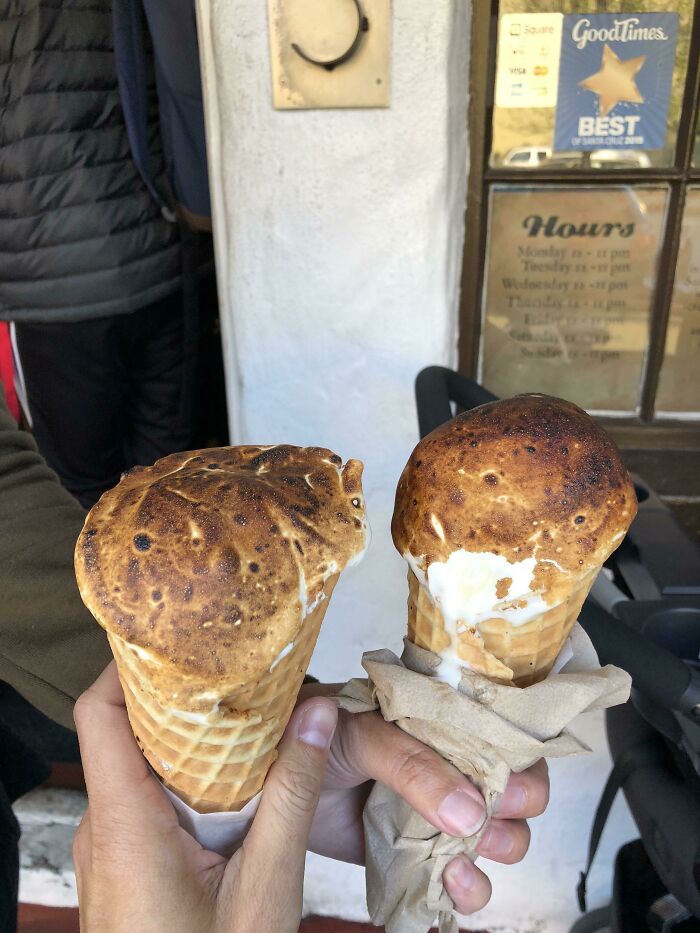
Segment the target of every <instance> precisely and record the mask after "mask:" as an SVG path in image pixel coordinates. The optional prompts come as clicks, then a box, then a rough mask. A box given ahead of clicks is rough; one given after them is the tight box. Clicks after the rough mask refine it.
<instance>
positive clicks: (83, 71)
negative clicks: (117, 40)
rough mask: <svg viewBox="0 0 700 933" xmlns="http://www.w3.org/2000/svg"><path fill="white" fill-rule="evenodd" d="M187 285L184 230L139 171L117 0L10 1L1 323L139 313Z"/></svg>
mask: <svg viewBox="0 0 700 933" xmlns="http://www.w3.org/2000/svg"><path fill="white" fill-rule="evenodd" d="M152 112H153V115H154V117H155V115H156V113H157V107H156V101H155V98H154V99H153V107H152ZM152 125H153V127H154V131H153V139H152V148H151V151H152V154H153V158H154V160H155V163H154V164H155V167H156V172H155V174H156V176H159V175H160V174H161V173H162V157H161V154H160V148H159V146H160V144H159V141H158V133H157V128H156V122H155V119H154V120H153V121H152ZM179 284H180V241H179V233H178V230H177V227H176V226H175V225H174V224H172V223H169V222H168V221H167V220H165V219H164V218H163V217H162V216H161V211H160V207H159V206H158V205H157V204H156V203H155V202H154V200H153V199H152V198H151V196H150V195H149V193H148V190H147V189H146V187H145V185H144V183H143V181H142V179H141V176H140V175H139V173H138V171H137V169H136V167H135V165H134V163H133V161H132V159H131V154H130V150H129V142H128V138H127V132H126V127H125V124H124V116H123V113H122V108H121V104H120V100H119V86H118V80H117V74H116V70H115V63H114V55H113V42H112V15H111V3H110V0H0V319H2V320H10V321H12V320H14V321H56V322H58V321H78V320H84V319H87V318H98V317H104V316H107V315H115V314H121V313H127V312H130V311H134V310H137V309H138V308H141V307H143V306H144V305H147V304H149V303H151V302H153V301H156V300H158V299H159V298H162V297H164V296H166V295H167V294H168V293H169V292H173V291H175V290H176V289H177V288H178V286H179Z"/></svg>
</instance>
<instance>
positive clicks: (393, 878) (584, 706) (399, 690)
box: [337, 625, 631, 933]
mask: <svg viewBox="0 0 700 933" xmlns="http://www.w3.org/2000/svg"><path fill="white" fill-rule="evenodd" d="M570 652H571V658H570V660H569V661H568V662H567V663H566V664H565V665H564V667H563V668H562V669H561V671H560V672H559V673H556V674H553V675H551V676H550V677H548V678H547V679H546V680H544V681H542V682H541V683H539V684H534V685H533V686H531V687H525V688H523V689H518V688H514V687H506V686H500V685H498V684H492V683H491V682H490V681H488V680H486V679H485V678H484V677H481V676H480V675H479V674H475V673H472V672H469V671H465V672H464V673H463V674H462V680H461V683H460V685H459V690H455V689H454V688H453V687H450V686H449V685H447V684H444V683H442V682H441V681H439V680H436V679H435V670H436V668H437V666H438V664H439V662H440V658H439V657H438V656H437V655H435V654H433V653H432V652H429V651H425V650H423V649H422V648H418V647H416V646H415V645H413V644H411V643H410V642H409V641H405V642H404V651H403V654H402V656H401V658H400V659H399V658H397V657H396V655H395V654H393V652H391V651H388V650H386V649H383V650H381V651H370V652H367V653H366V654H365V655H364V656H363V659H362V666H363V667H364V668H365V670H366V671H367V674H368V680H367V681H363V680H351V681H350V682H349V683H348V684H347V685H346V686H345V687H344V688H343V690H342V691H341V693H340V695H339V697H338V698H337V699H338V703H339V705H340V706H341V707H342V708H343V709H346V710H349V711H350V712H352V713H361V712H367V711H368V710H373V709H377V708H379V709H380V710H381V713H382V715H383V717H384V719H385V720H387V721H388V722H395V723H396V724H397V725H398V726H399V727H400V728H401V729H403V730H404V732H408V733H409V735H412V736H415V738H417V739H419V740H420V741H421V742H423V743H424V744H425V745H429V746H430V747H431V748H433V749H435V751H436V752H437V753H438V754H439V755H441V756H442V757H443V758H446V759H447V760H448V761H451V762H452V764H454V765H455V766H456V767H457V768H459V770H460V771H461V772H462V773H463V774H466V776H467V777H468V778H469V779H470V780H471V781H472V782H473V783H474V784H475V785H476V786H477V787H478V788H479V790H480V791H481V792H482V794H483V795H484V799H485V801H486V811H487V819H486V823H485V824H484V826H483V827H482V828H481V830H480V831H479V832H478V833H477V834H476V835H474V836H470V837H468V838H462V839H459V838H457V839H455V838H453V837H452V836H447V835H445V834H443V833H440V832H438V831H437V830H436V829H435V828H434V827H433V826H431V824H430V823H428V822H427V821H426V820H424V819H423V818H422V817H421V816H419V815H418V814H417V813H416V812H415V811H414V810H412V809H411V808H410V807H409V806H408V805H407V804H406V803H405V802H404V801H403V800H402V799H401V798H400V797H399V796H398V795H397V794H395V793H394V792H393V791H391V790H389V789H388V788H387V787H384V786H383V785H381V784H376V785H375V787H374V789H373V790H372V793H371V794H370V796H369V799H368V801H367V804H366V806H365V811H364V825H365V846H366V858H367V907H368V909H369V913H370V916H371V918H372V922H373V923H374V924H375V925H377V926H381V925H382V924H384V925H386V929H387V933H427V931H428V930H430V928H431V926H432V924H433V921H434V920H435V917H436V916H438V917H439V929H440V933H456V931H457V930H458V926H457V921H456V919H455V913H454V908H453V904H452V901H451V899H450V898H449V896H448V895H447V892H446V891H445V889H444V888H443V886H442V872H443V869H444V868H445V866H446V865H447V863H448V862H449V861H450V860H451V859H452V858H454V856H455V855H457V854H458V853H464V854H466V855H467V856H469V858H472V859H475V858H476V854H475V850H476V846H477V844H478V842H479V839H480V838H481V835H482V834H483V832H484V830H485V828H486V825H487V824H488V820H489V818H490V816H491V814H492V813H493V811H494V807H495V805H496V802H497V800H498V797H499V795H500V794H502V793H503V791H504V790H505V786H506V783H507V781H508V776H509V774H510V772H511V771H516V772H519V771H524V770H525V768H528V767H530V765H532V764H534V763H535V762H536V761H538V760H539V759H540V758H564V757H567V756H569V755H577V754H580V753H581V752H585V751H589V749H588V748H587V747H586V746H585V745H584V744H583V743H582V742H580V741H579V740H578V739H577V738H576V737H575V736H573V735H572V734H571V733H569V732H568V731H567V729H566V727H567V725H568V724H569V723H570V722H571V721H572V720H573V719H574V718H575V717H576V716H578V715H579V713H583V712H586V711H588V710H594V709H604V708H606V707H609V706H615V705H617V704H618V703H624V702H625V701H626V700H627V698H628V697H629V692H630V686H631V680H630V677H629V675H628V674H627V673H625V671H622V670H620V669H619V668H617V667H612V666H607V667H603V668H601V667H600V665H599V663H598V659H597V657H596V653H595V650H594V648H593V645H592V644H591V642H590V639H589V638H588V636H587V635H586V633H585V632H584V631H583V629H582V628H581V627H580V626H578V625H577V626H576V627H575V628H574V630H573V632H572V636H571V641H570Z"/></svg>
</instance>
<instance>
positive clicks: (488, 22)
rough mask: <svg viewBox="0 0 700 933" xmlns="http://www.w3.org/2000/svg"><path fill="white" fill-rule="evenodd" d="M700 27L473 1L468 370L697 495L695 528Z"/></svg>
mask: <svg viewBox="0 0 700 933" xmlns="http://www.w3.org/2000/svg"><path fill="white" fill-rule="evenodd" d="M694 16H695V17H696V19H698V21H699V22H700V5H699V9H698V11H697V12H696V11H695V5H694V3H693V0H500V2H498V0H493V2H488V0H475V2H474V19H473V23H472V56H471V87H470V145H471V159H470V164H471V171H470V177H469V192H468V204H467V238H466V247H465V255H464V264H463V288H462V305H461V318H460V368H461V369H462V371H463V372H465V373H467V374H469V375H471V376H473V377H475V378H479V379H480V380H481V381H482V382H483V383H484V385H486V386H487V388H490V389H491V390H492V391H494V392H496V393H497V394H501V395H505V394H514V393H517V392H524V391H535V390H540V391H544V392H548V393H551V394H554V395H561V396H564V397H567V398H570V399H571V400H572V401H574V402H576V403H578V404H580V405H582V406H583V407H585V408H587V409H588V410H589V411H590V412H592V413H593V414H594V415H596V416H597V417H599V418H600V419H601V420H603V421H604V422H605V424H606V426H607V427H608V429H609V430H610V431H611V433H612V434H613V436H615V437H616V438H617V440H618V442H619V443H620V444H621V446H622V447H623V448H625V450H626V452H627V454H628V463H629V464H630V466H631V467H632V468H633V469H642V468H644V470H643V472H645V475H646V477H647V478H648V479H649V481H650V482H651V483H652V485H654V484H656V485H657V487H658V486H659V485H662V486H664V488H663V489H661V490H660V491H662V492H665V493H666V494H667V495H668V496H670V497H671V500H673V497H674V496H678V495H683V496H684V497H687V496H691V497H693V496H695V495H697V497H698V501H697V527H698V528H699V529H700V246H699V245H698V244H700V126H698V125H697V105H698V93H699V92H698V68H699V66H698V59H699V55H700V32H699V31H698V29H697V26H698V25H699V22H696V23H695V24H694V23H693V17H694ZM694 25H695V27H696V28H695V29H694V28H693V26H694ZM477 246H478V248H476V247H477ZM671 450H673V451H676V452H680V451H682V452H683V455H682V456H681V455H680V453H679V455H678V456H675V455H674V456H669V455H668V451H671ZM652 454H653V455H652ZM686 454H687V455H688V456H691V457H694V458H695V459H694V460H693V463H694V464H695V468H694V469H693V470H692V471H690V473H692V474H693V476H695V477H696V479H695V480H694V482H695V483H696V485H697V489H692V490H691V491H689V480H688V477H689V475H690V473H689V471H688V469H687V457H686ZM684 458H685V459H684ZM652 461H654V463H655V464H656V467H655V468H654V469H655V470H656V472H654V471H651V472H650V469H649V468H648V465H649V463H651V462H652ZM680 462H683V463H685V467H684V468H683V471H682V472H683V475H684V477H685V479H684V480H683V482H682V483H681V479H680V473H679V474H678V481H677V483H676V486H675V487H674V482H676V481H675V480H674V479H673V472H674V469H675V468H676V464H678V463H680ZM662 474H663V476H662ZM664 484H665V485H664ZM681 485H682V487H683V488H682V489H681V488H680V487H681ZM690 485H691V486H692V482H691V483H690ZM674 489H675V490H676V491H675V492H674V491H673V490H674ZM685 511H686V513H687V511H688V509H687V508H686V509H685ZM691 511H692V509H691Z"/></svg>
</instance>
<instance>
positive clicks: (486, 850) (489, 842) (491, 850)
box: [479, 826, 514, 858]
mask: <svg viewBox="0 0 700 933" xmlns="http://www.w3.org/2000/svg"><path fill="white" fill-rule="evenodd" d="M513 841H514V840H513V837H512V836H511V834H510V833H509V832H508V831H507V830H505V829H500V828H499V827H498V826H489V828H488V829H487V830H486V832H485V833H484V835H483V836H482V837H481V842H480V843H479V852H480V853H481V854H482V855H490V856H494V855H495V856H498V857H499V858H505V857H506V856H507V855H510V852H511V849H512V848H513Z"/></svg>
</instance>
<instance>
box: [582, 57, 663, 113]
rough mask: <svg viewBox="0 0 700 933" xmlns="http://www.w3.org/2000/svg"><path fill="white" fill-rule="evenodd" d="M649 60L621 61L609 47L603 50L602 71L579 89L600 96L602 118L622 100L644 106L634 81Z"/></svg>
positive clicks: (599, 104)
mask: <svg viewBox="0 0 700 933" xmlns="http://www.w3.org/2000/svg"><path fill="white" fill-rule="evenodd" d="M646 60H647V57H646V55H639V56H637V58H628V59H627V61H624V62H623V61H620V59H619V58H618V57H617V55H616V54H615V53H614V52H613V50H612V49H611V48H610V46H609V45H607V43H606V45H605V47H604V48H603V58H602V60H601V63H600V71H597V72H596V73H595V74H594V75H591V76H590V77H589V78H584V80H583V81H581V82H579V87H583V88H585V89H586V90H587V91H593V93H594V94H597V95H598V106H599V108H600V116H601V117H607V115H608V114H609V113H610V111H611V110H612V109H613V107H615V106H616V105H617V104H619V103H620V101H621V100H624V101H629V103H631V104H643V103H644V98H643V97H642V95H641V94H640V93H639V88H638V87H637V85H636V82H635V80H634V78H635V75H636V74H637V73H638V72H639V70H640V68H641V67H642V65H643V64H644V62H645V61H646Z"/></svg>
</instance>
